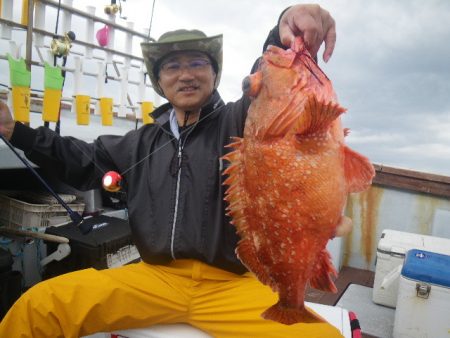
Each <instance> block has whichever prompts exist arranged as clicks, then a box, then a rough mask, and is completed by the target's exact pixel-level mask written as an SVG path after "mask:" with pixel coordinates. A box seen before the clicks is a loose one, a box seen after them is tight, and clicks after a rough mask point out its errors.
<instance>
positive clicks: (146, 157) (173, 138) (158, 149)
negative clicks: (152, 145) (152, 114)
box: [120, 106, 222, 176]
mask: <svg viewBox="0 0 450 338" xmlns="http://www.w3.org/2000/svg"><path fill="white" fill-rule="evenodd" d="M221 107H222V106H220V107H217V108H216V109H214V110H213V111H211V112H209V113H208V114H206V115H205V116H203V117H202V118H201V119H199V120H197V122H195V123H194V124H193V126H192V128H189V129H185V130H183V131H181V133H180V139H181V135H183V134H184V133H186V132H189V131H191V130H192V129H193V128H195V127H196V126H197V124H199V123H200V122H201V121H203V120H204V119H205V118H207V117H208V116H210V115H211V114H213V113H215V112H216V111H217V110H219V109H220V108H221ZM173 140H176V137H175V136H171V138H170V140H169V141H167V142H166V143H164V144H162V145H161V146H160V147H158V148H156V149H155V150H154V151H152V152H151V153H150V154H148V155H147V156H145V157H144V158H142V159H140V160H139V161H138V162H136V163H135V164H133V165H132V166H131V167H129V168H128V169H126V170H124V171H123V172H121V173H120V175H122V176H123V175H125V174H126V173H127V172H129V171H130V170H132V169H133V168H135V167H136V166H138V165H139V164H141V163H142V162H144V161H145V160H146V159H148V158H149V157H150V156H152V155H153V154H155V153H156V152H158V151H160V150H162V149H163V148H165V147H166V146H167V145H169V144H170V143H172V141H173Z"/></svg>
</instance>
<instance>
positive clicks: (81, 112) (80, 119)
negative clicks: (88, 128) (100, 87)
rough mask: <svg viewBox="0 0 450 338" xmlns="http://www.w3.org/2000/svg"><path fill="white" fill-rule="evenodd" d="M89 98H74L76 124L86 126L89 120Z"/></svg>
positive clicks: (79, 96)
mask: <svg viewBox="0 0 450 338" xmlns="http://www.w3.org/2000/svg"><path fill="white" fill-rule="evenodd" d="M90 102H91V97H90V96H88V95H77V96H75V108H76V112H77V124H79V125H88V124H89V122H90V118H91V106H90Z"/></svg>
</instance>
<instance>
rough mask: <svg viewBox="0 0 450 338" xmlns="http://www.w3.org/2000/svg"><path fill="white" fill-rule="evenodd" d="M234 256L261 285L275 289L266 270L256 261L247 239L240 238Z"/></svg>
mask: <svg viewBox="0 0 450 338" xmlns="http://www.w3.org/2000/svg"><path fill="white" fill-rule="evenodd" d="M236 254H237V256H238V258H239V259H240V260H241V262H242V263H243V264H244V265H245V266H246V267H247V269H249V270H250V271H251V272H253V273H254V274H255V276H256V277H257V278H258V280H259V281H260V282H261V283H263V284H265V285H269V286H270V287H271V288H274V287H275V285H274V284H273V281H272V279H271V278H270V276H269V274H268V273H267V271H266V268H265V267H264V265H263V264H262V263H261V262H260V261H259V259H258V255H257V252H256V248H255V245H254V244H253V243H252V241H251V240H250V239H249V238H242V239H241V240H240V241H239V243H238V245H237V247H236Z"/></svg>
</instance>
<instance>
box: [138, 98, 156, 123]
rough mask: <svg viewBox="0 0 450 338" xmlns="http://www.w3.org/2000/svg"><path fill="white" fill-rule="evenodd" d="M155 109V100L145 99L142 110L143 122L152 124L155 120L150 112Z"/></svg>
mask: <svg viewBox="0 0 450 338" xmlns="http://www.w3.org/2000/svg"><path fill="white" fill-rule="evenodd" d="M153 110H154V108H153V102H150V101H143V102H142V103H141V112H142V123H144V124H150V123H153V122H154V120H153V118H152V117H151V116H150V113H151V112H152V111H153Z"/></svg>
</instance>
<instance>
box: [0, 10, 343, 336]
mask: <svg viewBox="0 0 450 338" xmlns="http://www.w3.org/2000/svg"><path fill="white" fill-rule="evenodd" d="M296 34H302V35H303V36H304V38H305V40H306V42H307V45H308V47H309V50H310V51H311V53H312V54H313V55H316V54H317V51H318V49H319V47H320V45H321V43H322V42H323V41H325V44H326V48H325V53H324V60H328V59H329V57H330V56H331V54H332V51H333V47H334V42H335V26H334V21H333V19H332V18H331V16H330V15H329V14H328V12H327V11H325V10H323V9H322V8H320V7H319V6H317V5H297V6H293V7H290V8H289V9H287V10H286V11H285V12H283V13H282V15H281V17H280V20H279V23H278V25H277V26H276V27H275V28H274V29H273V30H272V31H271V33H270V34H269V37H268V39H267V41H266V44H265V47H266V46H267V44H276V45H279V46H282V45H285V46H289V44H290V41H291V40H292V39H293V37H294V36H295V35H296ZM265 47H264V48H265ZM142 49H143V54H144V59H145V61H146V66H147V70H148V73H149V76H150V79H151V82H152V84H153V86H154V89H155V90H156V92H157V93H158V94H160V95H162V96H164V97H166V98H167V100H168V101H169V103H167V104H165V105H163V106H161V107H159V108H158V109H157V110H156V111H155V112H154V113H153V117H154V118H155V120H156V123H155V124H153V125H147V126H144V127H142V128H140V129H139V130H137V131H131V132H129V133H128V134H126V135H125V136H123V137H120V136H101V137H99V138H98V139H97V140H96V141H95V142H94V143H93V144H87V143H84V142H82V141H80V140H77V139H74V138H64V137H60V136H58V135H56V134H55V133H53V132H52V131H50V130H48V129H46V128H38V129H36V130H34V129H31V128H28V127H26V126H24V125H22V124H20V123H13V121H12V119H11V117H10V114H9V111H8V109H7V107H6V106H5V105H4V104H2V105H1V106H0V132H1V133H2V134H3V135H5V136H6V137H7V138H9V139H10V140H11V142H12V143H13V144H14V145H15V146H16V147H18V148H21V149H23V150H24V151H25V154H26V155H27V157H28V158H29V159H31V160H32V161H33V162H35V163H37V164H38V165H39V166H40V167H41V168H42V169H43V170H46V171H47V172H49V173H50V174H53V175H57V176H58V177H59V178H61V179H62V180H63V181H65V182H67V183H69V184H71V185H73V186H74V187H77V188H79V189H91V188H98V187H99V186H100V184H101V178H102V175H103V174H104V172H102V171H101V170H100V169H99V168H103V169H105V170H106V171H108V170H116V171H118V172H122V173H123V172H126V174H125V175H124V183H125V185H124V188H123V189H124V190H125V191H126V192H127V196H128V201H127V204H128V208H129V221H130V226H131V229H132V232H133V239H134V242H135V244H136V245H137V247H138V249H139V252H140V254H141V257H142V260H143V262H140V263H137V264H131V265H127V266H124V267H120V268H116V269H107V270H103V271H96V270H94V269H87V270H82V271H78V272H74V273H70V274H66V275H63V276H59V277H56V278H54V279H51V280H48V281H45V282H42V283H39V284H37V285H36V286H34V287H33V288H31V289H30V290H29V291H28V292H26V293H25V294H24V295H23V296H22V297H21V298H20V299H19V300H18V301H17V302H16V304H15V305H14V306H13V307H12V309H11V310H10V311H9V313H8V314H7V315H6V317H5V318H4V320H3V322H2V323H1V324H0V336H1V337H59V336H64V337H78V336H82V335H87V334H90V333H93V332H101V331H113V330H118V329H126V328H136V327H146V326H150V325H152V324H156V323H177V322H185V323H189V324H191V325H193V326H196V327H198V328H200V329H202V330H204V331H205V332H208V333H210V334H211V335H213V336H216V337H293V336H299V337H300V336H301V337H336V336H339V333H338V331H337V330H336V329H335V328H334V327H332V326H331V325H329V324H310V325H308V324H296V325H292V326H287V325H282V324H279V323H276V322H272V321H267V320H263V319H262V318H261V317H260V314H261V313H262V312H263V310H264V309H266V308H267V307H268V306H270V305H272V304H273V303H275V302H276V300H277V295H276V294H274V293H273V292H272V291H271V290H270V289H269V288H268V287H266V286H264V285H262V284H261V283H260V282H258V281H257V280H256V279H255V277H254V276H253V275H252V274H251V273H249V272H247V270H246V269H245V267H244V266H243V265H242V264H241V263H240V261H239V260H238V259H237V257H236V255H235V253H234V249H235V246H236V243H237V240H238V238H237V235H236V234H235V229H234V227H233V226H232V225H231V224H230V223H229V221H230V220H229V218H228V217H227V216H226V215H225V208H226V205H225V203H224V201H223V195H224V189H225V188H224V187H223V185H222V183H223V178H222V175H221V173H222V171H223V166H224V164H223V163H222V161H221V160H220V159H221V157H222V156H223V155H224V154H225V152H226V151H227V150H226V149H225V148H224V146H225V145H226V144H228V143H229V142H230V137H232V136H242V134H243V128H244V123H245V118H246V113H247V108H248V106H249V103H250V102H249V99H248V98H246V97H243V98H241V99H240V100H238V101H237V102H234V103H228V104H226V105H225V104H224V103H223V101H222V100H221V98H220V96H219V94H218V92H217V91H216V88H217V86H218V84H219V80H220V74H221V69H222V36H213V37H207V36H206V35H205V34H204V33H202V32H200V31H186V30H178V31H174V32H168V33H166V34H164V35H162V36H161V38H160V39H159V40H158V42H157V43H145V44H143V45H142ZM349 225H350V222H349V221H348V220H347V219H343V222H342V225H341V227H340V228H339V229H340V230H339V232H338V235H341V234H342V233H343V232H345V231H344V230H345V229H348V227H349Z"/></svg>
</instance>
